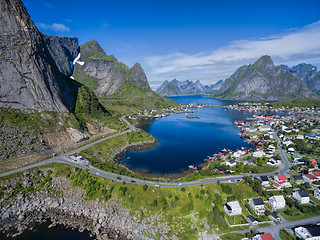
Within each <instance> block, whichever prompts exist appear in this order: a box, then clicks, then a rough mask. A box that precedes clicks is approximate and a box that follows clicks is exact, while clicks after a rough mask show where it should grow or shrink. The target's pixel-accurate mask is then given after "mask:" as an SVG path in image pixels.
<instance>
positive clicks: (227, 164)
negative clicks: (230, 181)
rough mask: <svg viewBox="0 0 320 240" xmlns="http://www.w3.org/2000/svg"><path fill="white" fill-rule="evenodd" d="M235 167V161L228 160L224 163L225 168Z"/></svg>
mask: <svg viewBox="0 0 320 240" xmlns="http://www.w3.org/2000/svg"><path fill="white" fill-rule="evenodd" d="M236 165H237V162H236V161H235V160H230V161H227V162H226V166H229V167H234V166H236Z"/></svg>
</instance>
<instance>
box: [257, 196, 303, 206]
mask: <svg viewBox="0 0 320 240" xmlns="http://www.w3.org/2000/svg"><path fill="white" fill-rule="evenodd" d="M308 196H309V195H308ZM252 201H253V204H254V205H255V206H258V205H264V202H263V200H262V198H254V199H252Z"/></svg>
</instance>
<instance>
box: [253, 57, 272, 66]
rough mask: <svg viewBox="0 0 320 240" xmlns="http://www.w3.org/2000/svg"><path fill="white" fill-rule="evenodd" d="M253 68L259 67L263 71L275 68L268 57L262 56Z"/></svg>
mask: <svg viewBox="0 0 320 240" xmlns="http://www.w3.org/2000/svg"><path fill="white" fill-rule="evenodd" d="M253 66H259V67H262V68H264V69H273V68H275V66H274V64H273V61H272V59H271V57H270V56H268V55H264V56H262V57H260V58H259V59H258V60H257V61H256V62H255V63H254V64H253Z"/></svg>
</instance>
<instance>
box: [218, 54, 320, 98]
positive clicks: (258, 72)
mask: <svg viewBox="0 0 320 240" xmlns="http://www.w3.org/2000/svg"><path fill="white" fill-rule="evenodd" d="M213 97H216V98H222V99H238V100H253V101H259V100H261V101H278V100H285V99H297V98H314V97H316V96H315V94H314V93H312V92H311V91H310V90H309V89H308V88H307V87H306V85H305V84H304V82H303V81H302V80H301V79H300V78H298V77H296V76H294V75H293V74H291V73H289V72H287V71H285V70H283V69H282V68H280V67H275V66H274V64H273V62H272V60H271V58H270V57H269V56H262V57H261V58H259V59H258V60H257V61H256V62H255V63H254V64H252V65H249V66H246V65H245V66H242V67H240V68H239V69H238V70H237V71H236V72H235V73H234V74H232V76H231V77H230V78H228V79H226V80H225V82H224V84H223V85H222V87H221V88H220V89H219V90H218V91H217V92H216V93H214V94H213Z"/></svg>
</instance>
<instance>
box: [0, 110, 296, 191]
mask: <svg viewBox="0 0 320 240" xmlns="http://www.w3.org/2000/svg"><path fill="white" fill-rule="evenodd" d="M125 117H126V116H122V117H121V119H122V120H123V121H124V122H125V123H126V124H127V125H128V127H129V129H127V130H126V131H124V132H121V133H117V134H114V135H112V136H108V137H105V138H102V139H100V140H97V141H95V142H92V143H89V144H87V145H85V146H83V147H80V148H77V149H74V150H72V151H70V152H67V153H64V154H62V155H59V156H56V157H53V158H50V159H47V160H44V161H41V162H37V163H34V164H30V165H28V166H24V167H21V168H18V169H14V170H11V171H8V172H5V173H0V177H4V176H7V175H10V174H13V173H17V172H22V171H25V170H28V169H31V168H35V167H40V166H43V165H46V164H49V163H57V162H59V163H65V164H69V165H72V166H74V167H78V168H81V169H84V170H87V171H88V172H90V173H92V174H95V175H97V176H100V177H103V178H108V179H111V180H115V181H119V182H127V183H135V184H140V185H148V186H156V187H181V186H185V187H190V186H197V185H205V184H212V183H217V182H218V181H220V182H238V181H242V180H243V176H244V175H249V174H243V175H232V176H231V175H228V176H219V177H212V178H205V179H199V180H194V181H188V182H169V181H168V182H160V181H151V180H143V179H138V178H133V177H128V176H123V175H120V174H116V173H112V172H107V171H104V170H101V169H99V168H96V167H93V166H91V165H89V166H87V165H84V164H80V163H77V162H75V161H73V160H71V159H69V158H68V157H67V156H69V155H72V154H75V153H77V152H80V151H82V150H85V149H87V148H89V147H91V146H94V145H95V144H98V143H100V142H103V141H105V140H107V139H111V138H114V137H117V136H120V135H123V134H126V133H128V132H131V131H133V130H134V126H132V125H131V124H130V123H129V122H128V121H127V120H126V119H125ZM274 136H275V138H276V140H277V143H278V147H279V151H280V156H281V159H282V161H283V165H282V166H281V168H280V170H279V171H280V173H286V172H288V171H289V169H290V162H289V160H288V158H287V156H286V154H285V152H284V150H283V149H282V148H281V146H280V140H279V138H278V136H277V135H276V134H274ZM275 173H278V172H273V173H267V174H263V175H266V176H272V175H274V174H275ZM250 175H252V176H255V177H257V176H260V175H261V174H250Z"/></svg>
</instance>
